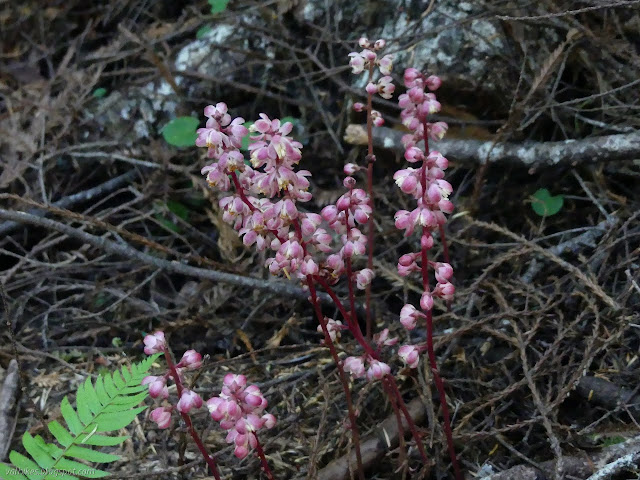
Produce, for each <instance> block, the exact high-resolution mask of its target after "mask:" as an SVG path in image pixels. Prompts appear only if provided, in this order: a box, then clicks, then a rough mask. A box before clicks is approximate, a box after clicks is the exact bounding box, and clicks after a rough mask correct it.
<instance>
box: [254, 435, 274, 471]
mask: <svg viewBox="0 0 640 480" xmlns="http://www.w3.org/2000/svg"><path fill="white" fill-rule="evenodd" d="M256 451H257V452H258V457H260V463H261V464H262V469H263V470H264V473H266V474H267V478H268V479H269V480H275V478H274V476H273V473H272V472H271V469H270V468H269V462H267V457H265V455H264V450H262V445H260V440H259V439H258V436H257V435H256Z"/></svg>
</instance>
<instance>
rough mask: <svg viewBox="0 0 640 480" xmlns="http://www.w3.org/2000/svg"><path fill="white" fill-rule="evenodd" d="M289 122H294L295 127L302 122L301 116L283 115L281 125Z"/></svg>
mask: <svg viewBox="0 0 640 480" xmlns="http://www.w3.org/2000/svg"><path fill="white" fill-rule="evenodd" d="M287 122H288V123H291V124H293V126H294V127H295V126H296V125H299V124H300V119H299V118H293V117H282V118H281V119H280V125H284V124H285V123H287Z"/></svg>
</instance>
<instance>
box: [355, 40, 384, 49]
mask: <svg viewBox="0 0 640 480" xmlns="http://www.w3.org/2000/svg"><path fill="white" fill-rule="evenodd" d="M386 44H387V41H386V40H385V39H384V38H379V39H378V40H376V41H375V43H374V44H373V49H374V50H382V49H383V48H384V47H385V45H386ZM361 46H362V47H364V45H361ZM367 46H368V45H367Z"/></svg>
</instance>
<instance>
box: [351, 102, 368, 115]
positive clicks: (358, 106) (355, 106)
mask: <svg viewBox="0 0 640 480" xmlns="http://www.w3.org/2000/svg"><path fill="white" fill-rule="evenodd" d="M365 108H366V107H365V104H364V103H361V102H356V103H354V104H353V109H354V110H355V111H356V112H358V113H359V112H362V111H363V110H364V109H365Z"/></svg>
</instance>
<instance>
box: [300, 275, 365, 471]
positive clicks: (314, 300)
mask: <svg viewBox="0 0 640 480" xmlns="http://www.w3.org/2000/svg"><path fill="white" fill-rule="evenodd" d="M307 285H308V286H309V293H310V294H311V304H312V305H313V308H314V310H315V312H316V317H317V318H318V321H319V322H320V326H321V328H322V332H323V333H324V342H325V343H326V345H327V347H329V352H331V356H332V357H333V361H334V363H335V364H336V367H337V369H338V377H340V383H342V388H343V390H344V394H345V397H346V400H347V410H348V411H349V422H350V423H351V434H352V436H353V444H354V447H355V450H356V463H357V465H358V477H359V478H360V480H365V479H364V468H363V467H362V453H361V452H360V432H359V431H358V425H357V424H356V414H355V412H354V410H353V402H352V400H351V390H350V389H349V381H348V380H347V375H346V374H345V373H344V369H343V368H342V362H341V361H340V357H338V352H337V350H336V347H335V345H334V344H333V341H332V340H331V335H329V330H328V329H327V322H326V321H325V319H324V315H323V314H322V309H321V308H320V303H319V302H318V295H317V293H316V286H315V285H314V282H313V277H312V276H311V275H307ZM345 318H348V317H345Z"/></svg>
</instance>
